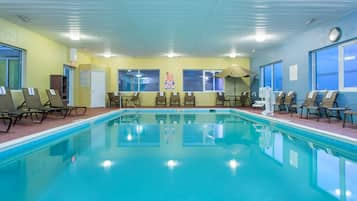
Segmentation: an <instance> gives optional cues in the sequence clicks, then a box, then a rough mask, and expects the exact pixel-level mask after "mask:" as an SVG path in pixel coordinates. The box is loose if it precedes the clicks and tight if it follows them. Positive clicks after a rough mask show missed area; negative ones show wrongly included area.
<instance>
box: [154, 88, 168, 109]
mask: <svg viewBox="0 0 357 201" xmlns="http://www.w3.org/2000/svg"><path fill="white" fill-rule="evenodd" d="M155 105H156V106H165V107H166V105H167V102H166V92H164V91H163V92H157V95H156V97H155Z"/></svg>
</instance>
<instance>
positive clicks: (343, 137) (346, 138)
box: [231, 108, 357, 145]
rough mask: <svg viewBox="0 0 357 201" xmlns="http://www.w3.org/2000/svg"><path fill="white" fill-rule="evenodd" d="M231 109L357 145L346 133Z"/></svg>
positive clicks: (354, 139)
mask: <svg viewBox="0 0 357 201" xmlns="http://www.w3.org/2000/svg"><path fill="white" fill-rule="evenodd" d="M231 110H233V111H234V110H237V111H239V112H242V113H245V114H249V115H253V116H257V117H259V118H263V119H266V120H269V121H272V122H279V123H285V124H288V125H292V126H293V127H297V128H299V129H303V130H308V131H311V132H314V133H317V134H321V135H325V136H327V137H333V138H337V140H343V141H348V142H349V143H354V144H356V145H357V138H353V137H349V136H346V135H343V134H341V133H333V132H330V131H326V130H321V129H318V128H313V127H310V126H305V125H302V124H298V123H295V122H292V121H289V120H284V119H280V118H277V117H274V116H265V115H263V114H257V113H253V112H249V111H245V110H241V109H236V108H232V109H231Z"/></svg>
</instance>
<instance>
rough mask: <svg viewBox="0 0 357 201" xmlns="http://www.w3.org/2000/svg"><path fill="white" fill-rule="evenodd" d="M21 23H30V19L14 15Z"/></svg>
mask: <svg viewBox="0 0 357 201" xmlns="http://www.w3.org/2000/svg"><path fill="white" fill-rule="evenodd" d="M16 16H17V17H18V18H19V19H20V20H21V21H23V22H25V23H29V22H31V18H29V17H27V16H25V15H16Z"/></svg>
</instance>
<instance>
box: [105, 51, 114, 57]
mask: <svg viewBox="0 0 357 201" xmlns="http://www.w3.org/2000/svg"><path fill="white" fill-rule="evenodd" d="M103 56H104V57H105V58H110V57H112V56H113V54H112V53H111V52H106V53H104V54H103Z"/></svg>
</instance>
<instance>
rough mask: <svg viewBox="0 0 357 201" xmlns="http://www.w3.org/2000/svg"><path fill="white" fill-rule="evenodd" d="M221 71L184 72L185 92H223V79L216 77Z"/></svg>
mask: <svg viewBox="0 0 357 201" xmlns="http://www.w3.org/2000/svg"><path fill="white" fill-rule="evenodd" d="M220 72H221V71H219V70H183V90H184V91H223V90H224V81H223V78H218V77H216V75H217V74H218V73H220Z"/></svg>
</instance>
